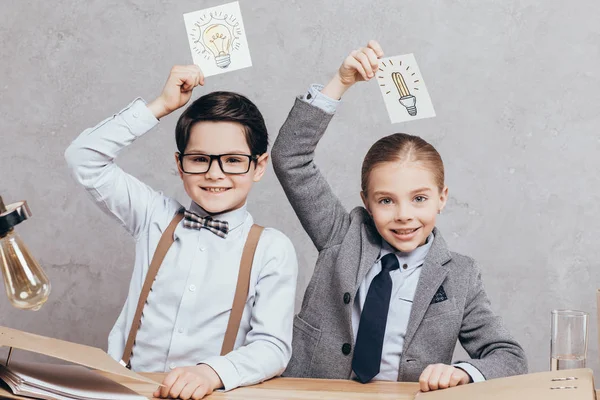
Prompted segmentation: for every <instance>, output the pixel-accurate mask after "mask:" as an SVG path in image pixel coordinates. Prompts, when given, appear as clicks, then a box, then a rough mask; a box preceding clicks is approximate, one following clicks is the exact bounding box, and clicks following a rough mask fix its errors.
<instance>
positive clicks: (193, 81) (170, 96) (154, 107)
mask: <svg viewBox="0 0 600 400" xmlns="http://www.w3.org/2000/svg"><path fill="white" fill-rule="evenodd" d="M198 85H202V86H204V74H203V73H202V70H201V69H200V67H198V66H197V65H175V66H174V67H173V68H171V73H170V74H169V77H168V78H167V83H165V87H164V88H163V91H162V93H161V94H160V96H158V97H157V98H156V99H154V100H153V101H151V102H150V103H149V104H148V108H149V109H150V111H152V113H153V114H154V116H155V117H156V118H157V119H160V118H162V117H164V116H165V115H168V114H170V113H172V112H173V111H175V110H177V109H178V108H180V107H183V106H184V105H185V104H186V103H187V102H188V101H189V100H190V98H191V97H192V90H193V89H194V88H195V87H196V86H198Z"/></svg>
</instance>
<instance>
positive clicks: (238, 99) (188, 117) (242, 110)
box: [175, 92, 269, 156]
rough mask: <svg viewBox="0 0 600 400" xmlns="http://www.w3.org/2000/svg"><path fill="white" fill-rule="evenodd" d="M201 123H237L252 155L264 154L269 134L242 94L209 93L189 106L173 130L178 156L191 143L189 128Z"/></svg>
mask: <svg viewBox="0 0 600 400" xmlns="http://www.w3.org/2000/svg"><path fill="white" fill-rule="evenodd" d="M200 121H228V122H237V123H239V124H241V125H242V126H243V127H244V132H245V134H246V142H247V143H248V147H250V153H251V155H253V156H258V155H261V154H264V153H266V152H267V147H268V146H269V134H268V132H267V127H266V125H265V120H264V119H263V116H262V114H261V113H260V111H259V110H258V107H256V105H255V104H254V103H253V102H251V101H250V100H249V99H248V98H247V97H245V96H242V95H241V94H238V93H233V92H212V93H208V94H206V95H204V96H202V97H200V98H199V99H197V100H196V101H194V102H193V103H192V104H190V106H189V107H188V108H187V109H186V110H185V111H184V112H183V114H181V116H180V117H179V120H178V121H177V126H176V127H175V140H176V142H177V149H178V150H179V152H180V153H181V154H183V153H184V152H185V148H186V147H187V144H188V142H189V140H190V131H191V130H192V127H193V126H194V125H195V124H196V123H197V122H200Z"/></svg>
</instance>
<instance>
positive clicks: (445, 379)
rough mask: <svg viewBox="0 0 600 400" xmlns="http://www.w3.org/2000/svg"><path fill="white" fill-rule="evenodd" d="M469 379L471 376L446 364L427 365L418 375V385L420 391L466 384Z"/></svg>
mask: <svg viewBox="0 0 600 400" xmlns="http://www.w3.org/2000/svg"><path fill="white" fill-rule="evenodd" d="M470 381H471V377H470V376H469V374H467V373H466V372H465V371H463V370H462V369H460V368H456V367H453V366H451V365H446V364H431V365H428V366H427V368H425V370H424V371H423V373H422V374H421V376H420V377H419V385H420V386H421V391H422V392H429V391H430V390H438V389H447V388H449V387H453V386H458V385H464V384H467V383H469V382H470Z"/></svg>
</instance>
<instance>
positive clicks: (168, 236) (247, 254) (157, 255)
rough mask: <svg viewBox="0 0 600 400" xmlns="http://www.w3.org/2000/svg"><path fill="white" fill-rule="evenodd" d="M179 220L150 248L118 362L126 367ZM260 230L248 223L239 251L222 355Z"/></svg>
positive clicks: (234, 329) (233, 333) (237, 317)
mask: <svg viewBox="0 0 600 400" xmlns="http://www.w3.org/2000/svg"><path fill="white" fill-rule="evenodd" d="M182 219H183V214H182V213H179V214H177V215H176V216H175V218H173V220H172V221H171V223H170V224H169V226H168V227H167V229H166V230H165V231H164V232H163V234H162V236H161V238H160V240H159V242H158V245H157V246H156V250H155V251H154V255H153V257H152V261H151V262H150V267H149V268H148V273H147V274H146V280H145V281H144V286H143V287H142V291H141V293H140V298H139V300H138V305H137V308H136V310H135V315H134V317H133V322H132V325H131V329H130V330H129V336H128V337H127V342H126V344H125V350H124V351H123V357H122V358H121V364H122V365H124V366H127V367H128V368H129V367H130V360H131V354H132V350H133V345H134V344H135V338H136V336H137V332H138V330H139V328H140V325H141V318H142V312H143V310H144V305H145V304H146V300H147V299H148V294H149V293H150V290H151V288H152V284H153V283H154V279H155V278H156V274H157V273H158V270H159V268H160V266H161V264H162V263H163V260H164V258H165V256H166V254H167V252H168V251H169V248H170V247H171V245H172V244H173V242H174V239H173V233H174V232H175V228H176V227H177V224H179V222H180V221H181V220H182ZM263 230H264V228H263V227H262V226H259V225H256V224H255V225H252V228H250V233H249V234H248V238H247V239H246V243H245V245H244V250H243V253H242V259H241V262H240V270H239V274H238V281H237V285H236V288H235V295H234V298H233V306H232V309H231V314H230V315H229V322H228V323H227V330H226V331H225V339H224V340H223V346H222V348H221V355H225V354H227V353H229V352H230V351H232V350H233V346H234V344H235V339H236V337H237V333H238V330H239V327H240V322H241V319H242V313H243V311H244V304H245V303H246V299H247V298H248V290H249V288H250V273H251V271H252V261H253V260H254V253H255V252H256V247H257V245H258V240H259V238H260V235H261V233H262V231H263Z"/></svg>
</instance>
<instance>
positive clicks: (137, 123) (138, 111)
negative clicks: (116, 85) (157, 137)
mask: <svg viewBox="0 0 600 400" xmlns="http://www.w3.org/2000/svg"><path fill="white" fill-rule="evenodd" d="M118 115H119V116H120V117H121V118H122V119H123V121H125V123H126V124H127V126H128V127H129V129H130V131H131V133H133V134H134V135H135V136H136V137H140V136H142V135H143V134H144V133H146V132H148V131H149V130H150V129H152V128H154V127H155V126H156V125H157V124H158V120H157V119H156V117H155V116H154V114H152V111H150V109H149V108H148V107H147V106H146V102H145V101H144V99H142V98H141V97H138V98H136V99H135V100H133V101H132V102H131V103H130V104H129V105H128V106H127V107H125V108H124V109H122V110H121V111H119V114H118Z"/></svg>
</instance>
